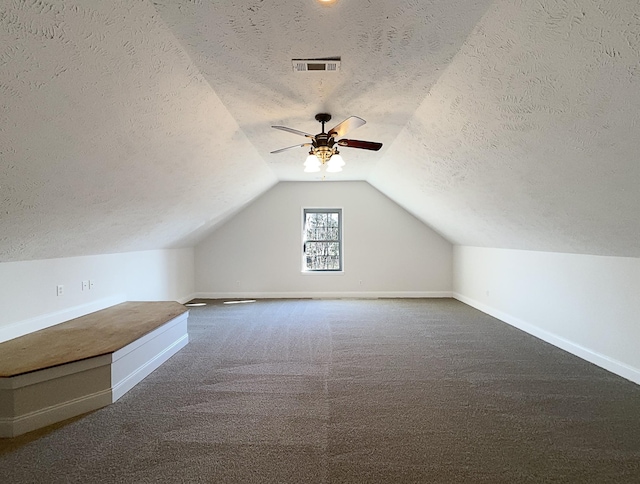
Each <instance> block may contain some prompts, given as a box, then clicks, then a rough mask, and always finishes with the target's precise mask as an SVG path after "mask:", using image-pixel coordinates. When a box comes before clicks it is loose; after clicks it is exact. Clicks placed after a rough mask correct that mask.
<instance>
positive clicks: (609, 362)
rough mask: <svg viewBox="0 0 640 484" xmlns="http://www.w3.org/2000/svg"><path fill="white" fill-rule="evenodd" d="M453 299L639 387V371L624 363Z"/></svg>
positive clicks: (512, 318) (471, 301)
mask: <svg viewBox="0 0 640 484" xmlns="http://www.w3.org/2000/svg"><path fill="white" fill-rule="evenodd" d="M453 297H454V298H455V299H457V300H458V301H461V302H463V303H465V304H467V305H469V306H471V307H473V308H476V309H478V310H479V311H482V312H483V313H486V314H488V315H489V316H493V317H494V318H496V319H499V320H500V321H503V322H505V323H507V324H509V325H511V326H513V327H515V328H518V329H520V330H522V331H524V332H525V333H528V334H530V335H532V336H535V337H536V338H539V339H541V340H543V341H546V342H547V343H549V344H552V345H553V346H556V347H558V348H560V349H562V350H564V351H567V352H568V353H571V354H572V355H575V356H577V357H579V358H582V359H583V360H586V361H588V362H589V363H593V364H594V365H596V366H599V367H600V368H604V369H605V370H607V371H610V372H611V373H614V374H616V375H618V376H621V377H622V378H625V379H627V380H630V381H632V382H634V383H637V384H639V385H640V370H639V369H638V368H634V367H632V366H629V365H627V364H625V363H622V362H620V361H617V360H614V359H612V358H609V357H608V356H606V355H603V354H601V353H598V352H595V351H592V350H590V349H589V348H585V347H584V346H581V345H579V344H576V343H574V342H572V341H569V340H567V339H565V338H562V337H561V336H558V335H555V334H553V333H550V332H548V331H545V330H543V329H540V328H538V327H537V326H534V325H533V324H529V323H527V322H525V321H523V320H522V319H519V318H516V317H515V316H511V315H510V314H507V313H504V312H502V311H500V310H498V309H495V308H493V307H491V306H488V305H487V304H484V303H481V302H479V301H476V300H475V299H472V298H469V297H467V296H464V295H462V294H459V293H457V292H454V293H453Z"/></svg>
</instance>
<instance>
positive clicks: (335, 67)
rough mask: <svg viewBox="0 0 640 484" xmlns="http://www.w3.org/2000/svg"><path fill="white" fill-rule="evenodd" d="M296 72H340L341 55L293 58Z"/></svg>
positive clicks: (292, 61) (292, 62)
mask: <svg viewBox="0 0 640 484" xmlns="http://www.w3.org/2000/svg"><path fill="white" fill-rule="evenodd" d="M291 64H293V70H294V71H295V72H338V71H339V70H340V57H325V58H323V59H292V60H291Z"/></svg>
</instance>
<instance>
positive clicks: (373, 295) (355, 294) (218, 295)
mask: <svg viewBox="0 0 640 484" xmlns="http://www.w3.org/2000/svg"><path fill="white" fill-rule="evenodd" d="M452 295H453V293H452V292H451V291H341V292H338V291H336V292H199V293H197V294H196V296H195V297H194V299H195V298H198V299H380V298H398V299H400V298H447V297H452Z"/></svg>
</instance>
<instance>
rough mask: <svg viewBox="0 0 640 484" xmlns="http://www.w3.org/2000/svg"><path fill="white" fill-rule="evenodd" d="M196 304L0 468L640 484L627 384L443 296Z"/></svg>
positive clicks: (8, 454) (237, 479)
mask: <svg viewBox="0 0 640 484" xmlns="http://www.w3.org/2000/svg"><path fill="white" fill-rule="evenodd" d="M209 303H210V304H209V305H208V306H206V307H203V308H192V309H191V316H190V319H189V327H190V331H189V332H190V337H191V342H190V343H189V345H188V346H187V347H186V348H184V349H183V350H182V351H181V352H180V353H178V354H177V355H175V356H174V357H173V358H171V359H170V360H169V361H168V362H167V363H165V364H164V365H163V366H162V367H161V368H159V369H158V370H156V371H155V372H154V373H153V374H151V375H150V376H149V377H147V378H146V379H145V380H144V381H143V382H142V383H140V384H139V385H138V386H137V387H135V388H134V389H133V390H132V391H130V392H129V393H128V394H127V395H125V396H124V397H123V398H121V399H120V400H119V401H118V402H116V403H115V404H113V405H111V406H109V407H106V408H104V409H101V410H98V411H96V412H93V413H91V414H88V415H85V416H82V417H79V418H76V419H74V420H72V421H68V422H65V423H63V424H59V425H56V426H53V427H50V428H47V429H44V430H42V431H37V432H33V433H31V434H27V435H24V436H21V437H18V438H15V439H2V440H0V481H1V482H3V483H5V482H6V483H26V482H33V483H56V482H61V483H62V482H65V483H66V482H74V483H89V482H100V483H111V482H118V483H145V482H213V483H343V482H344V483H405V482H407V483H408V482H414V483H440V482H442V483H449V482H451V483H456V482H461V483H462V482H463V483H475V482H482V483H518V482H545V483H547V482H558V483H560V482H563V483H564V482H571V483H573V482H575V483H609V482H611V483H626V482H629V483H637V482H640V387H638V386H637V385H635V384H633V383H630V382H628V381H626V380H624V379H622V378H619V377H617V376H615V375H612V374H610V373H608V372H606V371H604V370H602V369H599V368H597V367H595V366H593V365H590V364H589V363H586V362H584V361H582V360H580V359H578V358H576V357H574V356H571V355H569V354H567V353H565V352H563V351H561V350H558V349H556V348H554V347H552V346H550V345H548V344H546V343H543V342H541V341H539V340H537V339H535V338H533V337H531V336H529V335H527V334H525V333H522V332H520V331H518V330H516V329H514V328H512V327H510V326H508V325H506V324H504V323H501V322H499V321H497V320H495V319H493V318H491V317H489V316H486V315H484V314H483V313H480V312H478V311H476V310H474V309H472V308H470V307H468V306H466V305H464V304H462V303H460V302H458V301H455V300H450V299H440V300H438V299H435V300H267V301H258V302H256V303H252V304H239V305H222V304H221V302H219V301H209Z"/></svg>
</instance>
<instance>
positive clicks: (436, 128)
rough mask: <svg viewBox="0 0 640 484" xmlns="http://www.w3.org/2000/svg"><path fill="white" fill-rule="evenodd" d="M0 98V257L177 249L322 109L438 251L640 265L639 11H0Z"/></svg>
mask: <svg viewBox="0 0 640 484" xmlns="http://www.w3.org/2000/svg"><path fill="white" fill-rule="evenodd" d="M319 57H340V59H341V69H340V71H338V72H335V73H327V72H308V73H297V72H294V71H293V69H292V64H291V60H292V59H296V58H319ZM0 101H1V102H0V203H1V206H0V209H1V210H0V261H11V260H29V259H40V258H49V257H63V256H74V255H83V254H98V253H111V252H124V251H134V250H146V249H158V248H169V247H181V246H189V245H193V244H195V243H197V242H198V241H199V240H201V239H202V237H203V236H205V235H206V234H207V233H209V232H210V231H211V230H213V229H214V228H215V227H216V226H217V225H218V224H219V223H221V222H222V221H224V220H225V219H226V218H228V217H230V216H232V215H233V214H234V213H236V212H237V211H238V210H240V209H241V208H242V207H243V206H245V205H246V204H247V203H249V202H251V201H252V200H253V199H255V198H256V197H258V196H259V195H260V194H262V193H263V192H264V191H266V190H268V189H269V188H271V187H272V186H273V185H274V184H276V183H277V182H278V181H290V180H307V181H311V180H317V179H319V178H320V177H317V176H316V175H314V174H308V173H303V171H302V162H303V161H304V158H305V156H306V151H305V150H304V149H303V148H299V149H294V150H290V151H286V152H283V153H280V154H277V155H272V154H270V151H273V150H276V149H278V148H282V147H286V146H290V145H293V144H296V143H299V142H304V139H303V138H299V137H297V136H296V135H294V134H291V133H287V132H283V131H277V130H274V129H272V128H271V126H272V125H285V126H289V127H292V128H295V129H299V130H302V131H306V132H310V133H316V132H319V131H320V125H319V124H318V123H317V122H316V121H315V120H314V115H315V114H316V113H318V112H329V113H331V114H332V115H333V120H332V123H334V122H335V123H337V122H339V121H341V120H343V119H345V118H347V117H348V116H351V115H357V116H360V117H363V118H364V119H366V120H367V124H366V125H365V126H363V127H361V128H358V130H357V131H354V132H353V133H349V136H348V137H350V138H356V139H363V140H373V141H381V142H383V143H384V147H383V148H382V150H381V151H379V152H369V151H364V150H355V149H349V148H344V149H343V150H342V154H343V156H344V158H345V160H346V162H347V165H346V167H345V169H344V171H343V172H341V173H338V174H327V175H326V180H336V181H339V180H366V181H368V182H369V183H371V184H372V185H373V186H374V187H376V188H377V189H379V190H380V191H381V192H382V193H384V194H386V195H387V196H389V197H390V198H392V199H393V200H395V201H396V202H397V203H399V204H400V205H402V206H403V207H405V208H406V209H407V210H408V211H410V212H411V213H413V214H414V215H415V216H417V217H418V218H419V219H421V220H422V221H424V222H425V223H426V224H428V225H430V226H431V227H433V228H434V229H435V230H436V231H438V232H440V233H441V234H442V235H444V236H445V237H446V238H447V239H449V240H450V241H451V242H453V243H457V244H465V245H477V246H491V247H505V248H518V249H530V250H547V251H561V252H577V253H587V254H601V255H618V256H634V257H640V244H639V243H638V240H640V221H639V217H638V215H637V214H638V212H640V189H639V188H640V162H639V160H638V154H637V153H639V152H640V136H639V132H638V131H639V128H640V3H638V2H637V0H565V1H562V0H539V1H536V2H531V1H526V0H495V1H489V0H466V1H457V2H456V1H451V0H423V1H417V0H396V1H383V0H335V1H334V2H331V3H330V4H328V5H325V4H321V3H320V2H318V1H317V0H299V1H291V0H270V1H262V0H249V1H239V0H216V1H213V0H210V1H208V0H166V1H165V0H155V1H151V0H144V1H133V0H112V1H109V2H104V1H98V0H93V1H89V0H86V1H79V0H76V1H71V0H48V1H44V0H42V1H40V0H37V1H35V0H34V1H28V2H27V1H20V0H13V1H9V0H3V1H0ZM332 123H330V124H332Z"/></svg>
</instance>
